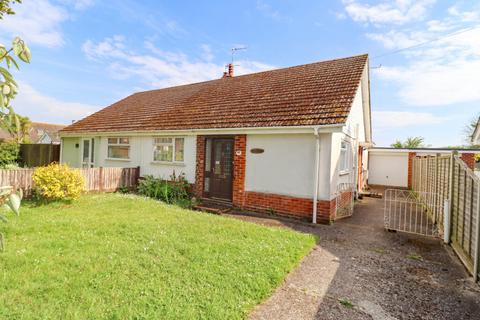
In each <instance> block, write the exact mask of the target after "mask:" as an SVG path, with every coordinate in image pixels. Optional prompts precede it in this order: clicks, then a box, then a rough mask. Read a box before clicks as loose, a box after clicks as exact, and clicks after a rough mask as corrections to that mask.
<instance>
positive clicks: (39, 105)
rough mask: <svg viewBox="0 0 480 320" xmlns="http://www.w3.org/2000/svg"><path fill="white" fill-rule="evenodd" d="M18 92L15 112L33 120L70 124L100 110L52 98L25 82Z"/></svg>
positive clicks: (14, 101)
mask: <svg viewBox="0 0 480 320" xmlns="http://www.w3.org/2000/svg"><path fill="white" fill-rule="evenodd" d="M18 91H19V92H18V95H17V97H16V98H15V99H14V100H13V101H12V106H13V108H14V110H15V112H17V113H18V114H21V115H25V116H28V117H30V119H32V120H37V121H49V122H54V123H64V124H70V123H71V121H72V120H80V119H82V118H84V117H86V116H87V115H89V114H91V113H93V112H95V111H97V110H99V109H100V108H99V107H97V106H93V105H89V104H83V103H78V102H67V101H62V100H59V99H57V98H54V97H50V96H48V95H45V94H42V93H41V92H39V91H37V90H36V89H34V88H33V87H32V86H31V85H29V84H28V83H25V82H20V83H19V90H18Z"/></svg>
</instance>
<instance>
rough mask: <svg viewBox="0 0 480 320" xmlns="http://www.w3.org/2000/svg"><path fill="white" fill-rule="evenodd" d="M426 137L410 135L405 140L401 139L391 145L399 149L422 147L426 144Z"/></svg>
mask: <svg viewBox="0 0 480 320" xmlns="http://www.w3.org/2000/svg"><path fill="white" fill-rule="evenodd" d="M424 141H425V139H424V138H423V137H408V138H407V140H405V142H402V141H400V140H397V141H395V143H392V144H391V146H392V147H393V148H397V149H402V148H403V149H415V148H421V147H423V146H424V143H423V142H424Z"/></svg>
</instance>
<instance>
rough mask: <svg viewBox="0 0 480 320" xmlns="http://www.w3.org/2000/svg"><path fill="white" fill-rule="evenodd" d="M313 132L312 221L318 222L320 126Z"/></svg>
mask: <svg viewBox="0 0 480 320" xmlns="http://www.w3.org/2000/svg"><path fill="white" fill-rule="evenodd" d="M313 134H314V135H315V164H314V165H315V168H314V172H315V177H313V181H314V188H313V190H314V193H313V212H312V223H317V202H318V183H319V178H318V175H319V173H320V136H319V134H318V127H315V128H313Z"/></svg>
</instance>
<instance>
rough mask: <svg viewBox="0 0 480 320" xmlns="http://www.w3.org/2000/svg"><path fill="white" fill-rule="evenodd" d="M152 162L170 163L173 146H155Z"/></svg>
mask: <svg viewBox="0 0 480 320" xmlns="http://www.w3.org/2000/svg"><path fill="white" fill-rule="evenodd" d="M153 160H154V161H169V162H172V160H173V145H163V146H155V150H154V152H153Z"/></svg>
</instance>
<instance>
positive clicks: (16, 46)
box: [12, 37, 23, 56]
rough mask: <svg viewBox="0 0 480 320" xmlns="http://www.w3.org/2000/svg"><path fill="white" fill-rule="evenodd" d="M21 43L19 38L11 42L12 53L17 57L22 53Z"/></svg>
mask: <svg viewBox="0 0 480 320" xmlns="http://www.w3.org/2000/svg"><path fill="white" fill-rule="evenodd" d="M22 43H23V41H22V39H20V38H19V37H15V39H13V41H12V47H13V53H15V55H17V56H18V55H19V54H20V53H22V51H23V45H22Z"/></svg>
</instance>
